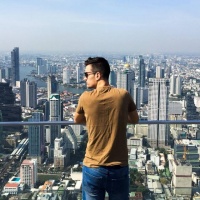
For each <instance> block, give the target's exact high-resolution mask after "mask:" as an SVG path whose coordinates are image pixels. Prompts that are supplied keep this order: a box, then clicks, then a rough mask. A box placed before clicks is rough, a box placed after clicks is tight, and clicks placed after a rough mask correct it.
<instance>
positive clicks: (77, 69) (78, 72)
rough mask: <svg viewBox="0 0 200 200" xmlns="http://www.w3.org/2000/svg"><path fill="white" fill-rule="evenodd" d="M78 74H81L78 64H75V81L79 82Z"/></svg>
mask: <svg viewBox="0 0 200 200" xmlns="http://www.w3.org/2000/svg"><path fill="white" fill-rule="evenodd" d="M80 75H81V69H80V67H79V65H77V66H76V82H77V83H80V80H81V79H80Z"/></svg>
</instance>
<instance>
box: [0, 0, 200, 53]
mask: <svg viewBox="0 0 200 200" xmlns="http://www.w3.org/2000/svg"><path fill="white" fill-rule="evenodd" d="M199 9H200V1H199V0H100V1H96V0H17V1H16V0H6V1H3V0H1V1H0V51H11V50H12V49H13V48H14V47H19V49H20V52H45V51H48V52H83V53H84V52H104V53H127V54H131V53H185V54H193V53H195V54H199V53H200V12H199Z"/></svg>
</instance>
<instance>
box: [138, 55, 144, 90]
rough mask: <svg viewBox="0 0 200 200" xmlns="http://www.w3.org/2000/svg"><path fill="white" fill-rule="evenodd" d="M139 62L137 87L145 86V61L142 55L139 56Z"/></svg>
mask: <svg viewBox="0 0 200 200" xmlns="http://www.w3.org/2000/svg"><path fill="white" fill-rule="evenodd" d="M139 58H140V64H139V76H138V85H139V87H144V86H145V63H144V59H143V57H142V56H139Z"/></svg>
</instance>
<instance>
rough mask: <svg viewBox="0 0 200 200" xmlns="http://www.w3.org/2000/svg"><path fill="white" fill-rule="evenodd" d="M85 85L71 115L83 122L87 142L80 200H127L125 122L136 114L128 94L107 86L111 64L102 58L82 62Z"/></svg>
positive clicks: (134, 118) (127, 179) (132, 118)
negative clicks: (81, 197) (106, 194)
mask: <svg viewBox="0 0 200 200" xmlns="http://www.w3.org/2000/svg"><path fill="white" fill-rule="evenodd" d="M85 66H86V68H85V78H84V80H85V81H86V84H87V87H88V88H92V89H94V90H92V91H86V92H84V93H83V94H82V95H81V96H80V99H79V103H78V106H77V109H76V112H75V114H74V121H75V123H78V124H86V127H87V131H88V143H87V148H86V153H85V158H84V161H83V182H82V189H83V200H104V199H105V192H107V193H108V195H109V199H110V200H118V199H119V200H128V199H129V197H128V196H129V169H128V150H127V139H126V126H127V123H131V124H135V123H137V122H138V120H139V117H138V114H137V111H136V106H135V103H134V102H133V100H132V98H131V96H130V94H129V93H128V92H127V91H126V90H124V89H119V88H114V87H112V86H110V85H109V82H108V78H109V74H110V66H109V64H108V61H107V60H106V59H105V58H102V57H95V58H88V59H87V60H86V61H85Z"/></svg>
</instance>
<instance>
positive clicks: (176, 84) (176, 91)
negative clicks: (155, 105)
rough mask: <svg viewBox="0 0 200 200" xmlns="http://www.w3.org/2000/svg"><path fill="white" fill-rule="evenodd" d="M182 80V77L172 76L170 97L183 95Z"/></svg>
mask: <svg viewBox="0 0 200 200" xmlns="http://www.w3.org/2000/svg"><path fill="white" fill-rule="evenodd" d="M181 89H182V80H181V77H180V76H174V75H172V76H171V77H170V95H177V96H180V95H181Z"/></svg>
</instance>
